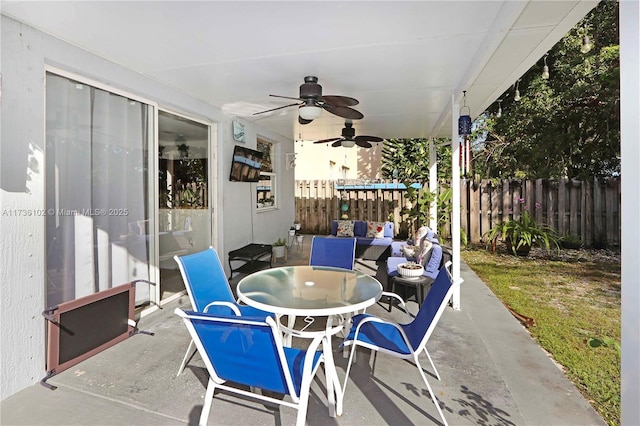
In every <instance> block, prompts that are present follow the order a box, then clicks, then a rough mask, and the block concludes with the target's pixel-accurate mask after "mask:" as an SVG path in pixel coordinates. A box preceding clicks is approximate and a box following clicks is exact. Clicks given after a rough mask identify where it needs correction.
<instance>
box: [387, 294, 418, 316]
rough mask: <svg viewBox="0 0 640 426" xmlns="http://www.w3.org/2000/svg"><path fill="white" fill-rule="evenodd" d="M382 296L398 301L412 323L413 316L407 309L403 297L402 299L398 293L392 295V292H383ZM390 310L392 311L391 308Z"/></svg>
mask: <svg viewBox="0 0 640 426" xmlns="http://www.w3.org/2000/svg"><path fill="white" fill-rule="evenodd" d="M382 296H388V297H393V298H394V299H397V300H398V301H399V302H400V305H401V306H402V309H404V311H405V312H406V314H407V317H408V318H409V321H411V315H409V310H408V309H407V305H406V303H404V299H403V298H402V297H400V296H399V295H397V294H396V293H392V292H390V291H383V292H382ZM382 296H381V297H382ZM389 309H391V308H389Z"/></svg>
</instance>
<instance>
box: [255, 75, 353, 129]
mask: <svg viewBox="0 0 640 426" xmlns="http://www.w3.org/2000/svg"><path fill="white" fill-rule="evenodd" d="M269 96H273V97H274V98H284V99H295V100H298V101H301V102H296V103H293V104H289V105H284V106H281V107H277V108H272V109H268V110H266V111H261V112H256V113H254V114H253V115H258V114H264V113H267V112H271V111H277V110H279V109H283V108H289V107H292V106H297V107H298V123H300V124H309V123H311V122H312V121H313V120H314V119H316V118H318V117H320V114H321V113H322V110H323V109H325V110H327V111H329V112H330V113H331V114H335V115H337V116H339V117H342V118H348V119H351V120H359V119H361V118H362V117H364V115H362V113H361V112H359V111H356V110H355V109H353V108H350V107H352V106H354V105H358V104H359V102H358V100H357V99H354V98H349V97H347V96H337V95H325V96H322V86H320V85H319V84H318V77H314V76H307V77H305V78H304V84H301V85H300V96H299V97H297V98H293V97H290V96H280V95H269Z"/></svg>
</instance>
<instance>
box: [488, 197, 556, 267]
mask: <svg viewBox="0 0 640 426" xmlns="http://www.w3.org/2000/svg"><path fill="white" fill-rule="evenodd" d="M485 235H486V237H487V241H488V244H492V243H493V242H494V241H495V240H496V239H498V238H501V239H502V240H503V241H504V242H505V243H506V244H507V249H508V250H510V251H511V252H513V254H514V255H516V256H527V255H528V254H529V251H530V250H531V247H532V246H533V245H534V244H537V245H538V246H540V247H542V248H544V249H545V250H547V251H549V250H551V246H555V248H558V236H557V234H556V231H555V230H554V229H553V228H551V227H549V226H547V225H541V224H538V223H536V221H535V219H533V218H532V217H531V215H530V214H529V210H526V209H525V210H524V212H523V213H522V215H521V216H520V218H518V219H511V220H508V221H506V222H502V223H501V224H499V225H496V226H494V227H493V228H491V229H490V230H489V231H488V232H487V233H486V234H485Z"/></svg>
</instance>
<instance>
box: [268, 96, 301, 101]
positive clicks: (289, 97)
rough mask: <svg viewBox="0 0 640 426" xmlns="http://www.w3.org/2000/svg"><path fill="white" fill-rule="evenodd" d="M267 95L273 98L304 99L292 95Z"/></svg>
mask: <svg viewBox="0 0 640 426" xmlns="http://www.w3.org/2000/svg"><path fill="white" fill-rule="evenodd" d="M269 96H271V97H273V98H283V99H295V100H297V101H304V99H302V98H294V97H291V96H281V95H269Z"/></svg>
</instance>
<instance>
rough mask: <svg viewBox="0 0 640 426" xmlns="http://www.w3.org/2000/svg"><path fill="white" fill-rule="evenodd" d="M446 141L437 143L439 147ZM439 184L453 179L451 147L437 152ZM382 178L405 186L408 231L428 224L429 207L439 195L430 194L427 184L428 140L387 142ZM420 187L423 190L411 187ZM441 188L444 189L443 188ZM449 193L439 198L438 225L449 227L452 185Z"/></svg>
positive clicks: (383, 158)
mask: <svg viewBox="0 0 640 426" xmlns="http://www.w3.org/2000/svg"><path fill="white" fill-rule="evenodd" d="M443 141H445V139H435V140H434V143H435V144H436V145H439V144H440V143H442V142H443ZM436 154H437V155H436V157H437V160H438V180H439V181H440V182H443V181H445V180H446V181H448V180H449V179H450V177H451V161H450V159H451V147H450V145H448V144H447V145H446V146H441V147H439V148H437V152H436ZM382 175H383V176H384V177H385V178H386V179H397V180H399V181H400V182H402V183H404V185H405V186H406V188H407V190H406V193H405V199H406V200H407V201H408V202H409V205H406V206H404V208H403V209H402V215H403V218H404V221H405V222H406V223H404V228H405V230H409V229H411V230H412V232H415V230H416V228H417V227H419V226H421V225H422V224H426V223H428V218H429V216H430V214H431V213H430V211H429V208H430V205H431V202H432V201H433V200H434V199H435V197H436V194H432V193H431V192H429V188H428V186H426V184H427V183H428V182H429V140H428V139H388V140H387V141H385V143H384V145H383V147H382ZM415 183H419V184H420V187H419V188H415V187H412V186H411V184H415ZM441 186H442V185H441ZM444 186H445V187H446V188H447V190H445V191H443V193H442V194H438V198H437V199H438V212H439V213H440V214H439V217H438V223H439V224H440V223H443V224H444V223H446V222H447V218H448V213H447V212H449V211H450V208H448V206H449V205H450V198H451V195H450V191H449V190H448V188H449V185H446V184H445V185H444Z"/></svg>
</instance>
